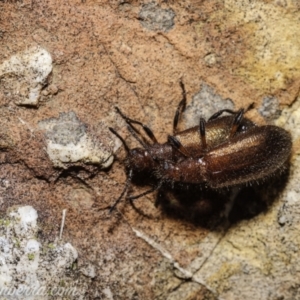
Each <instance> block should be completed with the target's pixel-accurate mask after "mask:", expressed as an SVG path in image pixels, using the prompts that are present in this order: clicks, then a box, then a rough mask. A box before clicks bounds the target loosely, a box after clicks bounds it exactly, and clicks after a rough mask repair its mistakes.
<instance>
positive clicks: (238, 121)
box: [229, 108, 245, 138]
mask: <svg viewBox="0 0 300 300" xmlns="http://www.w3.org/2000/svg"><path fill="white" fill-rule="evenodd" d="M244 113H245V112H244V109H243V108H241V109H240V110H239V111H238V112H237V113H236V116H235V117H234V119H233V122H232V127H231V130H230V135H229V138H232V137H233V136H234V135H235V133H236V131H237V129H238V128H239V126H240V124H241V122H242V120H243V116H244Z"/></svg>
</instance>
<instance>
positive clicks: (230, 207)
mask: <svg viewBox="0 0 300 300" xmlns="http://www.w3.org/2000/svg"><path fill="white" fill-rule="evenodd" d="M288 177H289V168H285V170H284V172H282V171H281V174H280V175H276V176H273V177H272V178H268V179H267V180H264V182H259V183H253V184H252V186H242V187H234V188H230V189H218V190H216V189H199V187H197V186H189V188H188V189H187V190H183V189H180V188H177V189H176V188H175V189H171V188H164V189H161V190H160V191H159V193H158V195H157V200H156V203H157V205H158V206H159V207H160V208H161V210H162V211H163V213H164V214H165V215H166V216H167V217H169V218H174V219H182V220H185V221H188V222H190V223H192V224H193V225H195V226H200V227H203V228H207V229H211V230H212V229H214V228H218V227H219V226H222V224H224V226H226V225H228V223H229V224H231V225H233V224H236V223H238V222H240V221H242V220H249V219H252V218H254V217H255V216H257V215H259V214H261V213H263V212H266V211H267V210H268V208H269V207H270V206H271V205H272V204H273V203H274V201H276V199H278V197H279V195H280V193H281V192H282V191H283V189H284V187H285V185H286V182H287V180H288ZM225 224H226V225H225Z"/></svg>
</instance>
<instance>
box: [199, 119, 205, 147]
mask: <svg viewBox="0 0 300 300" xmlns="http://www.w3.org/2000/svg"><path fill="white" fill-rule="evenodd" d="M199 134H200V140H201V144H202V147H203V150H206V148H207V143H206V135H205V120H204V119H203V118H200V124H199Z"/></svg>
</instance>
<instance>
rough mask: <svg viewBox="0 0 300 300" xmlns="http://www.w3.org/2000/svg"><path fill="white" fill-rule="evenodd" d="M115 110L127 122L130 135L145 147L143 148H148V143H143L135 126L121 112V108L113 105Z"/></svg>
mask: <svg viewBox="0 0 300 300" xmlns="http://www.w3.org/2000/svg"><path fill="white" fill-rule="evenodd" d="M115 110H116V112H117V113H118V114H119V115H120V116H121V117H122V118H123V119H124V120H125V122H126V123H127V127H128V130H129V131H130V133H131V134H132V136H133V137H134V138H135V139H136V140H137V141H138V142H139V143H140V144H141V145H142V146H143V147H144V148H145V149H148V148H149V147H148V145H147V144H145V143H144V142H143V141H142V140H141V139H140V138H139V136H138V135H137V133H136V131H137V129H136V128H135V127H133V126H132V125H131V119H129V118H127V117H126V116H125V115H124V114H123V113H122V112H121V110H120V109H119V108H118V107H117V106H115Z"/></svg>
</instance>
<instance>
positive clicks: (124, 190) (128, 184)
mask: <svg viewBox="0 0 300 300" xmlns="http://www.w3.org/2000/svg"><path fill="white" fill-rule="evenodd" d="M131 180H132V170H130V171H129V174H128V178H127V180H126V183H125V186H124V189H123V191H122V193H121V195H120V196H119V198H118V199H117V200H116V202H115V203H114V204H113V206H112V207H111V208H110V209H109V213H110V214H111V213H112V212H113V210H114V209H115V208H116V206H117V205H118V203H119V202H120V201H121V199H122V198H123V196H124V194H125V193H126V191H127V190H128V188H129V186H130V183H131Z"/></svg>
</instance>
